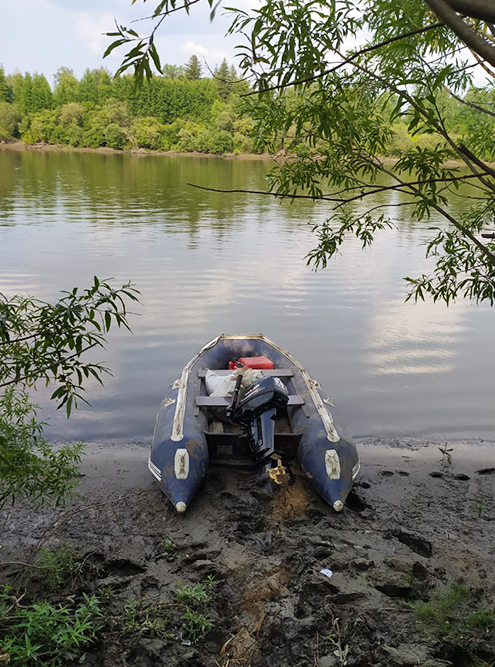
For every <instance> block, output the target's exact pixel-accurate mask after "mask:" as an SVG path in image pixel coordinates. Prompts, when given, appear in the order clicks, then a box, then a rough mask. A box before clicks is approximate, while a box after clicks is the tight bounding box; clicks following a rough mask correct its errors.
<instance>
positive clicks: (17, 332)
mask: <svg viewBox="0 0 495 667" xmlns="http://www.w3.org/2000/svg"><path fill="white" fill-rule="evenodd" d="M62 294H63V296H62V297H61V298H60V299H59V300H58V301H57V302H55V303H47V302H44V301H40V300H38V299H34V298H32V297H29V296H21V295H17V296H14V297H12V298H10V299H8V298H7V297H5V296H2V295H0V389H3V388H7V387H9V386H11V385H17V386H21V384H23V383H24V384H28V385H32V384H34V383H35V382H44V383H46V384H47V385H48V384H50V383H52V384H54V385H55V386H56V388H55V390H54V391H53V393H52V396H51V398H52V399H54V400H56V401H57V402H58V407H62V406H65V409H66V412H67V416H69V415H70V413H71V410H72V408H73V407H77V401H78V400H79V399H81V400H84V398H83V396H82V392H83V391H84V388H83V382H84V380H87V379H88V378H90V377H92V378H94V379H96V380H97V381H98V382H100V383H102V376H103V374H104V373H107V372H108V369H107V368H105V367H104V366H103V365H102V364H100V363H95V362H90V361H86V357H85V352H87V351H88V350H89V349H93V348H103V347H104V345H105V334H106V333H108V332H109V331H110V327H111V326H112V324H115V325H117V326H118V327H124V328H126V329H129V324H128V321H127V316H128V313H127V303H128V302H129V301H137V296H136V295H137V290H136V289H135V288H134V287H133V286H132V285H131V284H130V283H126V284H125V285H123V286H122V287H120V288H114V287H113V286H112V285H111V283H110V282H109V281H100V280H99V279H98V278H97V277H96V276H95V278H94V281H93V284H92V286H91V287H89V288H88V289H85V290H81V291H80V290H79V289H78V288H77V287H75V288H74V289H73V290H71V291H70V292H62ZM22 405H23V404H22V403H20V404H19V405H18V406H17V405H15V406H14V407H13V408H12V410H11V412H12V414H15V410H16V409H20V408H21V407H22Z"/></svg>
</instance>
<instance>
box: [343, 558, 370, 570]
mask: <svg viewBox="0 0 495 667" xmlns="http://www.w3.org/2000/svg"><path fill="white" fill-rule="evenodd" d="M349 565H350V566H351V567H352V568H354V569H355V570H369V569H370V568H372V567H375V563H374V562H373V561H372V560H368V559H367V558H354V560H351V561H350V563H349Z"/></svg>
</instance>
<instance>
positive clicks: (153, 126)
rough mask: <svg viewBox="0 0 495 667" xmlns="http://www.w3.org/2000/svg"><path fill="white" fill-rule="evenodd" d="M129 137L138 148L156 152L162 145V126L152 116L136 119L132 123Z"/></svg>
mask: <svg viewBox="0 0 495 667" xmlns="http://www.w3.org/2000/svg"><path fill="white" fill-rule="evenodd" d="M130 135H131V137H132V138H133V140H134V142H135V144H136V146H138V147H139V148H148V149H150V150H154V151H158V150H160V149H161V148H162V145H163V137H164V126H163V125H162V123H160V122H159V121H158V120H157V119H156V118H153V117H152V116H150V117H146V118H136V119H135V120H134V121H133V122H132V125H131V128H130Z"/></svg>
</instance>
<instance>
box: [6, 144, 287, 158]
mask: <svg viewBox="0 0 495 667" xmlns="http://www.w3.org/2000/svg"><path fill="white" fill-rule="evenodd" d="M2 149H3V150H10V151H35V152H43V153H61V152H64V153H97V154H98V153H99V154H100V155H141V156H146V155H178V156H181V155H182V156H184V157H204V158H229V159H240V160H243V159H244V160H272V159H273V158H274V157H275V156H274V155H270V154H268V153H222V154H215V153H199V152H197V151H191V152H180V151H153V150H148V149H144V148H136V149H128V150H117V149H115V148H109V147H108V146H99V147H98V148H82V147H80V148H77V147H74V146H60V145H54V144H43V143H38V144H26V143H24V142H23V141H12V142H9V143H2V142H0V150H2Z"/></svg>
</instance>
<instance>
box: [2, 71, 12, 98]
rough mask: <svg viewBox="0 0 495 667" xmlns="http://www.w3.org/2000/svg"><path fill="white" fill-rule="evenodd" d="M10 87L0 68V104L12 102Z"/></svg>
mask: <svg viewBox="0 0 495 667" xmlns="http://www.w3.org/2000/svg"><path fill="white" fill-rule="evenodd" d="M12 95H13V91H12V87H11V86H10V85H9V82H8V81H7V79H6V77H5V72H4V70H3V67H0V102H12Z"/></svg>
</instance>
